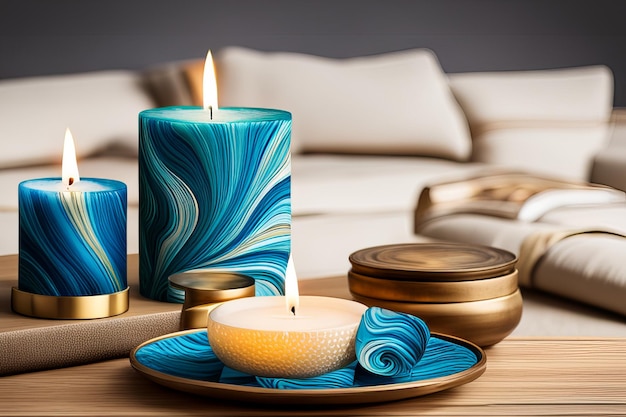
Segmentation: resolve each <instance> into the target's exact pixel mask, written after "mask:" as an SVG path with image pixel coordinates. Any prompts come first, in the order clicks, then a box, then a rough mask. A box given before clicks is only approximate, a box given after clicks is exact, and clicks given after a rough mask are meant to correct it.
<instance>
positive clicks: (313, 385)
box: [256, 361, 357, 389]
mask: <svg viewBox="0 0 626 417" xmlns="http://www.w3.org/2000/svg"><path fill="white" fill-rule="evenodd" d="M356 366H357V361H354V362H352V363H351V364H349V365H347V366H345V367H343V368H341V369H337V370H336V371H332V372H327V373H325V374H323V375H319V376H314V377H311V378H267V377H260V376H257V377H256V380H257V382H258V383H259V385H260V386H262V387H264V388H275V389H329V388H348V387H352V386H353V385H354V373H355V370H356Z"/></svg>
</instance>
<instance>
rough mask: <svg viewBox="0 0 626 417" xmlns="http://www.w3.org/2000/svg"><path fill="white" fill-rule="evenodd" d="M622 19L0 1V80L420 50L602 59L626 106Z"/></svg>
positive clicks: (489, 6)
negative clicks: (185, 62)
mask: <svg viewBox="0 0 626 417" xmlns="http://www.w3.org/2000/svg"><path fill="white" fill-rule="evenodd" d="M625 19H626V1H620V0H584V1H579V0H570V1H568V0H361V1H358V0H317V1H313V0H310V1H305V0H153V1H147V0H103V1H93V0H0V78H12V77H21V76H32V75H42V74H57V73H68V72H69V73H71V72H80V71H88V70H98V69H116V68H129V69H139V68H145V67H148V66H152V65H156V64H159V63H162V62H166V61H170V60H180V59H187V58H197V57H202V56H204V55H205V54H206V50H207V49H208V48H211V49H213V50H217V49H219V48H220V47H223V46H226V45H241V46H247V47H252V48H257V49H261V50H284V51H298V52H306V53H312V54H318V55H323V56H329V57H349V56H357V55H364V54H373V53H380V52H385V51H392V50H400V49H406V48H414V47H427V48H430V49H432V50H434V51H435V52H436V54H437V56H438V57H439V60H440V61H441V65H442V66H443V68H444V70H446V71H447V72H462V71H482V70H510V69H543V68H559V67H566V66H577V65H591V64H605V65H608V66H609V67H610V68H611V69H612V70H613V73H614V76H615V80H616V91H615V104H616V105H619V106H626V22H625Z"/></svg>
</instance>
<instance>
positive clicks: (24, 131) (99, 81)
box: [0, 71, 154, 168]
mask: <svg viewBox="0 0 626 417" xmlns="http://www.w3.org/2000/svg"><path fill="white" fill-rule="evenodd" d="M150 107H154V104H153V101H152V99H151V98H150V96H149V94H148V93H147V92H146V91H145V90H144V88H143V86H142V82H141V78H140V77H139V75H137V74H135V73H133V72H130V71H102V72H93V73H84V74H72V75H57V76H46V77H32V78H22V79H10V80H0V114H1V115H2V116H1V117H2V121H1V123H0V140H2V144H3V145H2V152H0V168H6V167H15V166H20V165H32V164H41V163H53V162H59V161H60V160H61V155H62V152H63V138H64V133H65V129H66V128H69V129H70V130H71V132H72V134H73V136H74V140H75V142H76V152H77V155H78V157H84V156H87V155H90V154H93V153H95V152H97V151H100V150H103V149H105V148H107V147H110V146H113V145H117V146H121V147H124V148H125V149H127V150H129V151H130V152H135V153H136V149H137V114H138V113H139V111H141V110H144V109H146V108H150Z"/></svg>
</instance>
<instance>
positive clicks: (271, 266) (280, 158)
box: [139, 107, 291, 301]
mask: <svg viewBox="0 0 626 417" xmlns="http://www.w3.org/2000/svg"><path fill="white" fill-rule="evenodd" d="M214 114H215V112H214ZM218 115H222V116H221V117H222V118H221V119H220V118H219V117H218V118H215V119H213V120H207V117H206V112H204V110H202V109H198V108H189V107H171V108H163V109H152V110H146V111H144V112H141V113H140V115H139V120H140V131H139V136H140V142H139V151H140V152H139V186H140V189H139V191H140V200H139V201H140V203H139V204H140V231H139V232H140V233H139V236H140V242H139V244H140V247H139V251H140V290H141V293H142V294H143V295H145V296H147V297H149V298H153V299H157V300H162V301H167V300H168V276H170V275H172V274H174V273H178V272H183V271H188V270H201V269H212V270H235V271H237V272H241V273H245V274H248V275H251V276H253V277H254V278H255V280H256V291H257V295H280V294H282V293H283V292H284V275H285V270H286V267H287V259H288V256H289V251H290V227H291V197H290V192H291V190H290V188H291V166H290V163H291V161H290V154H289V146H290V138H291V115H290V114H289V113H288V112H284V111H280V110H267V109H265V110H264V109H242V108H226V109H220V110H219V113H218ZM170 301H171V300H170Z"/></svg>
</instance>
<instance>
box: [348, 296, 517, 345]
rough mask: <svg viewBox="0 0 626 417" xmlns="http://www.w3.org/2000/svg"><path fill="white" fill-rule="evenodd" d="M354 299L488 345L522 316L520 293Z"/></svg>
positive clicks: (513, 327) (495, 340) (494, 341)
mask: <svg viewBox="0 0 626 417" xmlns="http://www.w3.org/2000/svg"><path fill="white" fill-rule="evenodd" d="M354 299H355V300H357V301H359V302H362V303H363V304H365V305H367V306H369V307H372V306H378V307H381V308H386V309H389V310H393V311H401V312H404V313H408V314H412V315H414V316H417V317H420V318H421V319H422V320H424V321H425V322H426V324H428V327H429V328H430V329H431V330H432V331H435V332H441V333H445V334H451V335H454V336H458V337H461V338H463V339H467V340H470V341H472V342H474V343H476V344H477V345H479V346H483V347H485V346H490V345H493V344H496V343H498V342H499V341H501V340H502V339H504V338H505V337H506V336H508V335H509V334H510V333H511V332H512V331H513V330H515V328H516V327H517V325H518V324H519V322H520V320H521V318H522V310H523V302H522V294H521V292H520V291H519V289H518V290H516V291H515V292H514V293H513V294H510V295H507V296H504V297H498V298H491V299H489V300H481V301H468V302H462V303H407V302H400V301H389V300H381V299H377V298H370V297H363V296H359V295H356V294H354Z"/></svg>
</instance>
